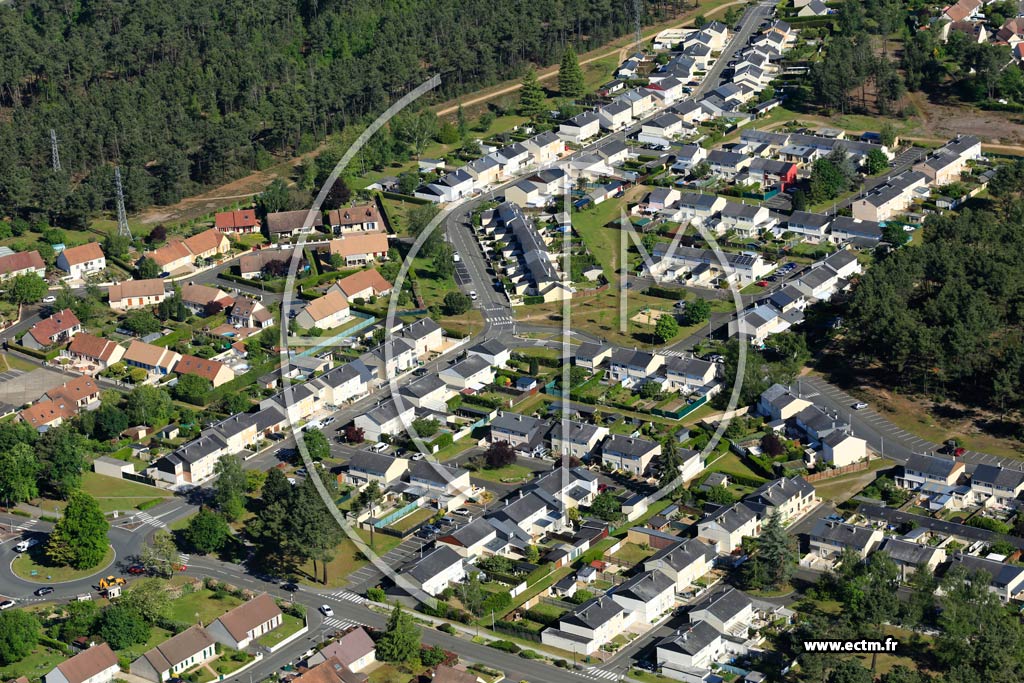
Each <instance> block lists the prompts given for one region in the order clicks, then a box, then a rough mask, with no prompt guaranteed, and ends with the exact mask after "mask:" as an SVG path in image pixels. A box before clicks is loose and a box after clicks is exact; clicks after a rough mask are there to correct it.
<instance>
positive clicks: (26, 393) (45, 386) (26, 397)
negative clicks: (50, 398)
mask: <svg viewBox="0 0 1024 683" xmlns="http://www.w3.org/2000/svg"><path fill="white" fill-rule="evenodd" d="M70 379H71V378H70V377H68V376H67V375H65V374H63V373H60V372H57V371H55V370H48V369H46V368H38V369H36V370H33V371H32V372H22V371H21V370H7V371H6V372H0V403H7V404H9V405H13V406H22V405H25V404H26V403H31V402H33V401H35V400H37V399H38V398H39V397H40V396H42V395H43V394H45V393H46V392H47V391H49V390H50V389H54V388H56V387H59V386H60V385H61V384H63V383H64V382H67V381H69V380H70Z"/></svg>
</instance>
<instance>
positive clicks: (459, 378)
mask: <svg viewBox="0 0 1024 683" xmlns="http://www.w3.org/2000/svg"><path fill="white" fill-rule="evenodd" d="M438 375H439V376H440V378H441V379H442V380H444V383H445V384H447V385H448V386H450V387H454V388H455V389H457V390H459V391H462V390H463V389H481V388H483V387H484V386H486V385H488V384H490V383H491V382H493V381H494V368H492V367H491V364H490V363H488V362H487V361H485V360H484V359H483V358H481V357H480V356H467V357H466V358H465V359H464V360H460V361H459V362H458V363H455V364H454V365H449V366H448V367H446V368H444V369H443V370H441V372H440V373H438Z"/></svg>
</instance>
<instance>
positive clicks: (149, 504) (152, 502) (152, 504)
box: [135, 498, 164, 510]
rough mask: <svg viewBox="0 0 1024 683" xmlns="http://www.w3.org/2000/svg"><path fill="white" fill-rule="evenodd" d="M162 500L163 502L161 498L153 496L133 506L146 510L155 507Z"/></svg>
mask: <svg viewBox="0 0 1024 683" xmlns="http://www.w3.org/2000/svg"><path fill="white" fill-rule="evenodd" d="M162 502H164V499H163V498H153V499H152V500H145V501H143V502H141V503H139V504H138V505H136V506H135V507H136V508H137V509H139V510H148V509H150V508H153V507H156V506H157V505H159V504H160V503H162Z"/></svg>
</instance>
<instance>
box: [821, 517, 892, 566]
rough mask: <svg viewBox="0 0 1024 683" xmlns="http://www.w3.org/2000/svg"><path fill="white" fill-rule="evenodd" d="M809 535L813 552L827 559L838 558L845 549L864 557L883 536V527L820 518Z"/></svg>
mask: <svg viewBox="0 0 1024 683" xmlns="http://www.w3.org/2000/svg"><path fill="white" fill-rule="evenodd" d="M807 536H808V541H809V545H810V549H811V552H812V553H814V554H816V555H818V556H819V557H823V558H826V559H835V558H838V557H839V556H840V555H841V554H842V553H843V551H844V550H851V551H853V552H854V553H856V554H857V556H858V557H860V558H861V559H863V558H865V557H867V556H868V553H870V552H871V551H872V550H874V549H875V548H876V547H877V546H878V545H879V544H880V543H881V542H882V538H883V536H882V531H881V529H875V528H874V527H866V526H858V525H855V524H848V523H846V522H839V521H835V520H831V519H819V520H818V522H817V524H815V525H814V528H813V529H811V531H810V533H808V535H807Z"/></svg>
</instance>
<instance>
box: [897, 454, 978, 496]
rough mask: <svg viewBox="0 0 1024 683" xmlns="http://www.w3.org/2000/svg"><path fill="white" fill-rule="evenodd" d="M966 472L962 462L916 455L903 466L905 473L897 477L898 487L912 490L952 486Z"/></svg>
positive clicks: (933, 456)
mask: <svg viewBox="0 0 1024 683" xmlns="http://www.w3.org/2000/svg"><path fill="white" fill-rule="evenodd" d="M965 471H966V467H965V466H964V463H963V462H962V461H960V460H954V459H952V458H940V457H938V456H935V455H922V454H920V453H914V454H913V455H911V456H910V458H908V459H907V462H906V464H904V465H903V473H902V474H901V475H897V477H896V485H897V486H901V487H903V488H905V489H911V490H915V489H919V488H921V487H922V486H925V485H929V484H934V485H939V486H952V485H954V484H956V483H957V481H958V480H959V479H960V477H961V476H962V475H963V474H964V472H965Z"/></svg>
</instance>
